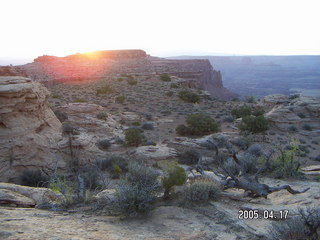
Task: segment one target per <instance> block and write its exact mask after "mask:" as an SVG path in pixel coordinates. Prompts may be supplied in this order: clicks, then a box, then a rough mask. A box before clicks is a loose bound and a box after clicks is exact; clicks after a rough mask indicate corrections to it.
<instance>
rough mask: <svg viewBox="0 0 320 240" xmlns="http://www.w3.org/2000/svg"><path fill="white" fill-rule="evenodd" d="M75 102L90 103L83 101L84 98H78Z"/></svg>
mask: <svg viewBox="0 0 320 240" xmlns="http://www.w3.org/2000/svg"><path fill="white" fill-rule="evenodd" d="M73 102H75V103H86V102H88V101H87V100H86V99H83V98H77V99H75V100H74V101H73Z"/></svg>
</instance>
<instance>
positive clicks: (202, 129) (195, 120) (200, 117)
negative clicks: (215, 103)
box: [176, 113, 219, 135]
mask: <svg viewBox="0 0 320 240" xmlns="http://www.w3.org/2000/svg"><path fill="white" fill-rule="evenodd" d="M186 123H187V126H184V125H179V126H178V127H177V128H176V132H177V133H178V134H180V135H206V134H210V133H215V132H218V131H219V124H218V123H216V122H215V121H214V120H213V119H212V118H211V117H210V116H209V115H207V114H206V113H195V114H192V115H190V116H189V117H188V118H187V120H186Z"/></svg>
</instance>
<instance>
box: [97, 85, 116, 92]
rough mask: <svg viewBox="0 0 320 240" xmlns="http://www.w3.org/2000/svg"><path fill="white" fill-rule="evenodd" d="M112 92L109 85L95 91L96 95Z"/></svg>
mask: <svg viewBox="0 0 320 240" xmlns="http://www.w3.org/2000/svg"><path fill="white" fill-rule="evenodd" d="M112 91H113V90H112V88H111V87H110V86H109V85H105V86H103V87H100V88H98V89H97V94H107V93H111V92H112Z"/></svg>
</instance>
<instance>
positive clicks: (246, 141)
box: [230, 136, 251, 150]
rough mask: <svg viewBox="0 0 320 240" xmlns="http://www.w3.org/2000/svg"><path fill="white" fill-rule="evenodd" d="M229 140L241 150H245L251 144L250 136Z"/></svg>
mask: <svg viewBox="0 0 320 240" xmlns="http://www.w3.org/2000/svg"><path fill="white" fill-rule="evenodd" d="M230 142H231V143H232V144H234V145H236V146H237V147H239V148H240V149H241V150H246V149H247V148H248V147H249V146H250V144H251V138H250V136H244V137H239V138H234V139H231V140H230Z"/></svg>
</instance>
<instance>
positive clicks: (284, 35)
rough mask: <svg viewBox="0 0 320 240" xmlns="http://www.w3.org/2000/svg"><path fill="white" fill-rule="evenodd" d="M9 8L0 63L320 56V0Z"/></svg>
mask: <svg viewBox="0 0 320 240" xmlns="http://www.w3.org/2000/svg"><path fill="white" fill-rule="evenodd" d="M17 6H19V7H17ZM2 9H6V11H3V13H1V15H0V21H1V23H3V24H2V32H5V33H6V35H5V36H4V37H3V38H1V44H0V54H1V55H0V58H14V57H20V58H24V57H33V58H36V57H37V56H41V55H54V56H66V55H70V54H75V53H79V52H80V53H86V55H87V56H88V58H92V59H95V57H97V56H95V53H94V52H95V51H96V50H99V49H103V50H112V49H143V50H145V51H146V52H147V53H148V54H150V55H154V56H169V55H181V54H185V55H187V54H194V55H199V53H200V54H201V53H204V54H206V53H228V54H246V55H250V54H251V55H252V54H253V55H257V54H262V55H299V54H300V55H301V54H320V44H319V42H320V33H319V31H317V29H318V26H317V25H318V23H319V22H320V15H319V14H318V1H317V0H305V1H299V0H281V1H278V0H261V1H256V0H243V1H238V0H225V1H218V0H199V1H197V2H195V1H192V0H184V1H183V0H175V1H169V0H162V1H150V0H137V1H129V0H117V1H116V0H110V1H101V0H91V1H84V0H77V1H76V0H68V1H62V0H56V1H43V0H29V1H24V0H11V1H3V3H2ZM88 52H89V53H88Z"/></svg>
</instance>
